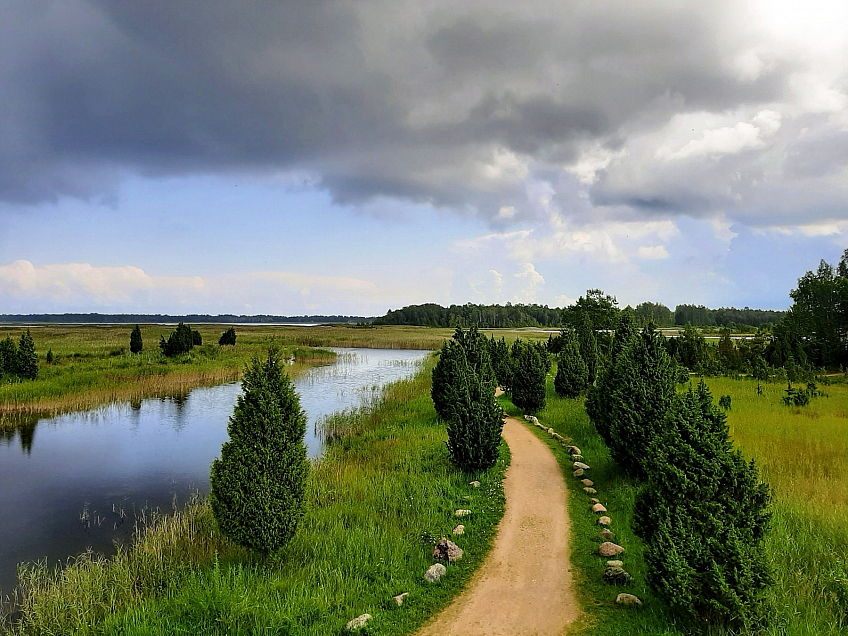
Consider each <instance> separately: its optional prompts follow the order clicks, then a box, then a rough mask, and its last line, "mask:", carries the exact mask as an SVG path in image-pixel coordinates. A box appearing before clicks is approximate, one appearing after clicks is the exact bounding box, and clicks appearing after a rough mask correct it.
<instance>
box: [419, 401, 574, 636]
mask: <svg viewBox="0 0 848 636" xmlns="http://www.w3.org/2000/svg"><path fill="white" fill-rule="evenodd" d="M503 437H504V439H505V440H506V442H507V444H508V445H509V449H510V452H511V453H512V461H511V462H510V465H509V468H507V471H506V475H505V477H504V482H503V486H504V494H505V495H506V511H505V512H504V516H503V519H502V520H501V522H500V524H499V525H498V533H497V536H496V537H495V544H494V547H493V548H492V552H491V553H490V554H489V556H488V557H487V558H486V561H485V562H484V563H483V565H482V566H481V567H480V569H479V570H478V572H477V573H476V574H475V576H474V578H473V579H472V580H471V582H470V583H469V584H468V586H467V587H466V589H465V591H464V592H463V593H462V594H461V595H460V596H459V597H457V598H456V599H455V600H454V602H453V603H452V604H451V605H450V606H449V607H448V608H447V609H445V610H444V611H443V612H442V613H441V614H438V615H437V616H436V617H435V618H433V619H432V620H431V621H430V622H429V623H427V624H426V625H425V626H424V627H423V628H422V629H421V630H420V631H419V632H418V636H446V635H449V634H454V635H457V636H459V635H463V636H474V635H477V634H479V635H486V636H491V635H494V634H510V635H515V634H539V635H541V634H545V635H548V634H560V633H562V631H563V630H564V629H565V627H566V625H567V624H568V623H570V622H571V621H573V620H574V619H575V618H576V617H577V614H578V609H577V600H576V598H575V595H574V590H573V587H572V576H571V569H570V564H569V560H568V543H569V533H570V525H569V521H568V497H567V495H568V493H567V490H566V485H565V481H564V479H563V475H562V472H561V471H560V468H559V465H558V464H557V462H556V459H555V458H554V456H553V453H551V450H550V449H549V448H548V447H547V446H546V445H545V444H544V443H543V442H542V441H541V440H540V439H539V438H538V437H536V436H535V435H534V434H533V433H532V432H531V431H530V430H529V429H528V427H527V426H526V425H524V424H522V423H521V422H519V421H518V420H517V419H515V418H512V417H508V418H506V419H505V420H504V429H503Z"/></svg>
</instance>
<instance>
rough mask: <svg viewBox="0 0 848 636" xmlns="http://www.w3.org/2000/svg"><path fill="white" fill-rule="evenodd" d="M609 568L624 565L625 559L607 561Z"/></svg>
mask: <svg viewBox="0 0 848 636" xmlns="http://www.w3.org/2000/svg"><path fill="white" fill-rule="evenodd" d="M607 567H608V568H621V567H624V561H607Z"/></svg>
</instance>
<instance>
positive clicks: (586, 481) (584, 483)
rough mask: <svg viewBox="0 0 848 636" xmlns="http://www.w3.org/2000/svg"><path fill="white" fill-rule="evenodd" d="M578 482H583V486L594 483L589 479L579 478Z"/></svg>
mask: <svg viewBox="0 0 848 636" xmlns="http://www.w3.org/2000/svg"><path fill="white" fill-rule="evenodd" d="M580 483H581V484H583V485H584V486H589V487H591V486H594V485H595V482H594V481H592V480H591V479H581V480H580Z"/></svg>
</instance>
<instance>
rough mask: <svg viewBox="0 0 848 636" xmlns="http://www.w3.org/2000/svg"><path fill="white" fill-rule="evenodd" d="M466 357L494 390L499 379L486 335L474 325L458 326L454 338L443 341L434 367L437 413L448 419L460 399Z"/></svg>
mask: <svg viewBox="0 0 848 636" xmlns="http://www.w3.org/2000/svg"><path fill="white" fill-rule="evenodd" d="M463 360H464V361H465V363H467V364H468V365H470V366H471V368H472V369H474V372H475V373H477V374H478V375H479V376H480V379H481V381H482V382H483V383H485V384H486V386H488V387H489V389H490V391H491V392H492V393H494V391H495V387H496V380H495V374H494V372H493V371H492V364H491V361H490V360H489V346H488V343H487V341H486V337H485V336H484V335H482V334H481V333H480V332H479V331H478V330H477V327H471V328H470V329H468V331H463V329H462V327H457V328H456V331H455V332H454V335H453V338H452V339H451V340H448V341H447V342H445V343H444V344H443V345H442V348H441V350H440V352H439V361H438V362H437V363H436V366H435V367H433V375H432V379H433V383H432V387H431V389H430V397H432V398H433V405H434V406H435V408H436V413H438V415H439V417H440V418H442V419H443V420H445V421H447V420H449V419H450V417H451V414H452V412H453V409H454V407H455V405H456V403H457V400H458V399H459V397H458V394H457V389H458V387H459V385H460V376H461V374H462V372H463V371H462V368H463V366H462V365H463Z"/></svg>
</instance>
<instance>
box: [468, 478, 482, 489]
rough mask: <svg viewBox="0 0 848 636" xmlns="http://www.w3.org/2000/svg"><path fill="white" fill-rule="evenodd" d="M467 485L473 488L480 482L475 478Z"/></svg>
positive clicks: (478, 485)
mask: <svg viewBox="0 0 848 636" xmlns="http://www.w3.org/2000/svg"><path fill="white" fill-rule="evenodd" d="M468 485H469V486H473V487H474V488H479V487H480V482H479V481H477V480H476V479H475V480H474V481H472V482H470V483H469V484H468Z"/></svg>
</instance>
